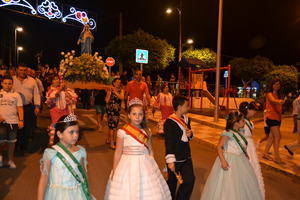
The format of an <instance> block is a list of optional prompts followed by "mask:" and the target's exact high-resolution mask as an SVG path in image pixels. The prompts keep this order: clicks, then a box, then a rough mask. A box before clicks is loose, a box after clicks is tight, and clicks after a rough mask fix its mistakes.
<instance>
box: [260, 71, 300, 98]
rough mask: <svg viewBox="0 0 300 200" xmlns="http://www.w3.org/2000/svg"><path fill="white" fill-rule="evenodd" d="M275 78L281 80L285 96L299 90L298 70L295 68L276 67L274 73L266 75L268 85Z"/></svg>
mask: <svg viewBox="0 0 300 200" xmlns="http://www.w3.org/2000/svg"><path fill="white" fill-rule="evenodd" d="M274 78H279V79H280V80H281V84H282V88H283V93H284V94H285V95H286V94H288V93H290V92H295V91H296V90H297V69H296V68H295V67H294V66H288V65H280V66H276V67H275V68H274V70H273V71H271V72H269V73H268V74H266V75H265V81H266V83H268V82H269V81H271V80H272V79H274Z"/></svg>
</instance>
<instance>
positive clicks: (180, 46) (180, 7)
mask: <svg viewBox="0 0 300 200" xmlns="http://www.w3.org/2000/svg"><path fill="white" fill-rule="evenodd" d="M176 10H177V11H178V20H179V39H178V65H179V63H180V61H181V53H182V23H181V21H182V20H181V18H182V17H181V15H182V1H180V2H179V7H176ZM172 12H173V10H172V8H168V9H167V10H166V13H167V14H171V13H172ZM180 77H181V67H180V66H179V67H178V81H179V79H180Z"/></svg>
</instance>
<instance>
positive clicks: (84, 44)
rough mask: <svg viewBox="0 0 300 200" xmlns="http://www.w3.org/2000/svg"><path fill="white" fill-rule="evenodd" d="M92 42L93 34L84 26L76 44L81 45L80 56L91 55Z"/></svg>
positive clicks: (88, 27) (87, 26)
mask: <svg viewBox="0 0 300 200" xmlns="http://www.w3.org/2000/svg"><path fill="white" fill-rule="evenodd" d="M93 40H94V37H93V34H92V33H91V31H90V26H89V25H88V24H86V25H84V27H83V30H82V32H81V33H80V36H79V39H78V41H77V44H78V45H79V44H81V55H82V54H84V53H87V54H92V42H93Z"/></svg>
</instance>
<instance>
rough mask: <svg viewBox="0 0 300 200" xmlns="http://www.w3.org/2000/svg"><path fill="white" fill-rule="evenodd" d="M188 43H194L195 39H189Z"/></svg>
mask: <svg viewBox="0 0 300 200" xmlns="http://www.w3.org/2000/svg"><path fill="white" fill-rule="evenodd" d="M186 43H187V44H193V43H194V40H193V39H187V41H186Z"/></svg>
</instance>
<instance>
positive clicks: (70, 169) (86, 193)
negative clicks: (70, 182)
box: [53, 142, 92, 200]
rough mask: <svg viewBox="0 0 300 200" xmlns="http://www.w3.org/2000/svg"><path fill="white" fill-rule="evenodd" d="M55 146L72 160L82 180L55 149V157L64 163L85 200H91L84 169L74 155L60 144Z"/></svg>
mask: <svg viewBox="0 0 300 200" xmlns="http://www.w3.org/2000/svg"><path fill="white" fill-rule="evenodd" d="M56 146H58V147H59V148H60V149H61V150H63V151H64V152H65V153H66V154H67V155H68V156H69V157H70V158H71V159H72V160H73V162H74V163H75V164H76V165H77V168H78V170H79V172H80V173H81V175H82V177H83V180H82V178H81V177H80V176H79V175H78V174H77V173H76V171H75V170H74V168H73V167H72V166H71V164H70V163H69V162H68V160H67V159H66V158H65V157H64V156H63V155H62V154H61V153H60V152H59V149H58V148H55V147H53V148H55V149H56V150H58V151H57V154H56V155H57V157H58V158H59V159H60V160H61V161H62V162H63V163H64V165H65V166H66V167H67V169H68V170H69V171H70V173H71V174H72V175H73V177H74V178H75V179H76V180H77V181H78V182H79V183H80V184H81V187H82V190H83V193H84V195H85V197H86V199H87V200H91V199H92V198H91V194H90V191H89V185H88V179H87V175H86V173H85V170H84V168H83V167H82V165H81V164H80V162H79V161H78V160H77V159H76V158H75V157H74V155H73V154H72V153H71V152H70V151H69V150H68V149H67V148H66V147H65V146H64V145H63V144H61V143H60V142H59V143H57V144H56Z"/></svg>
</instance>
